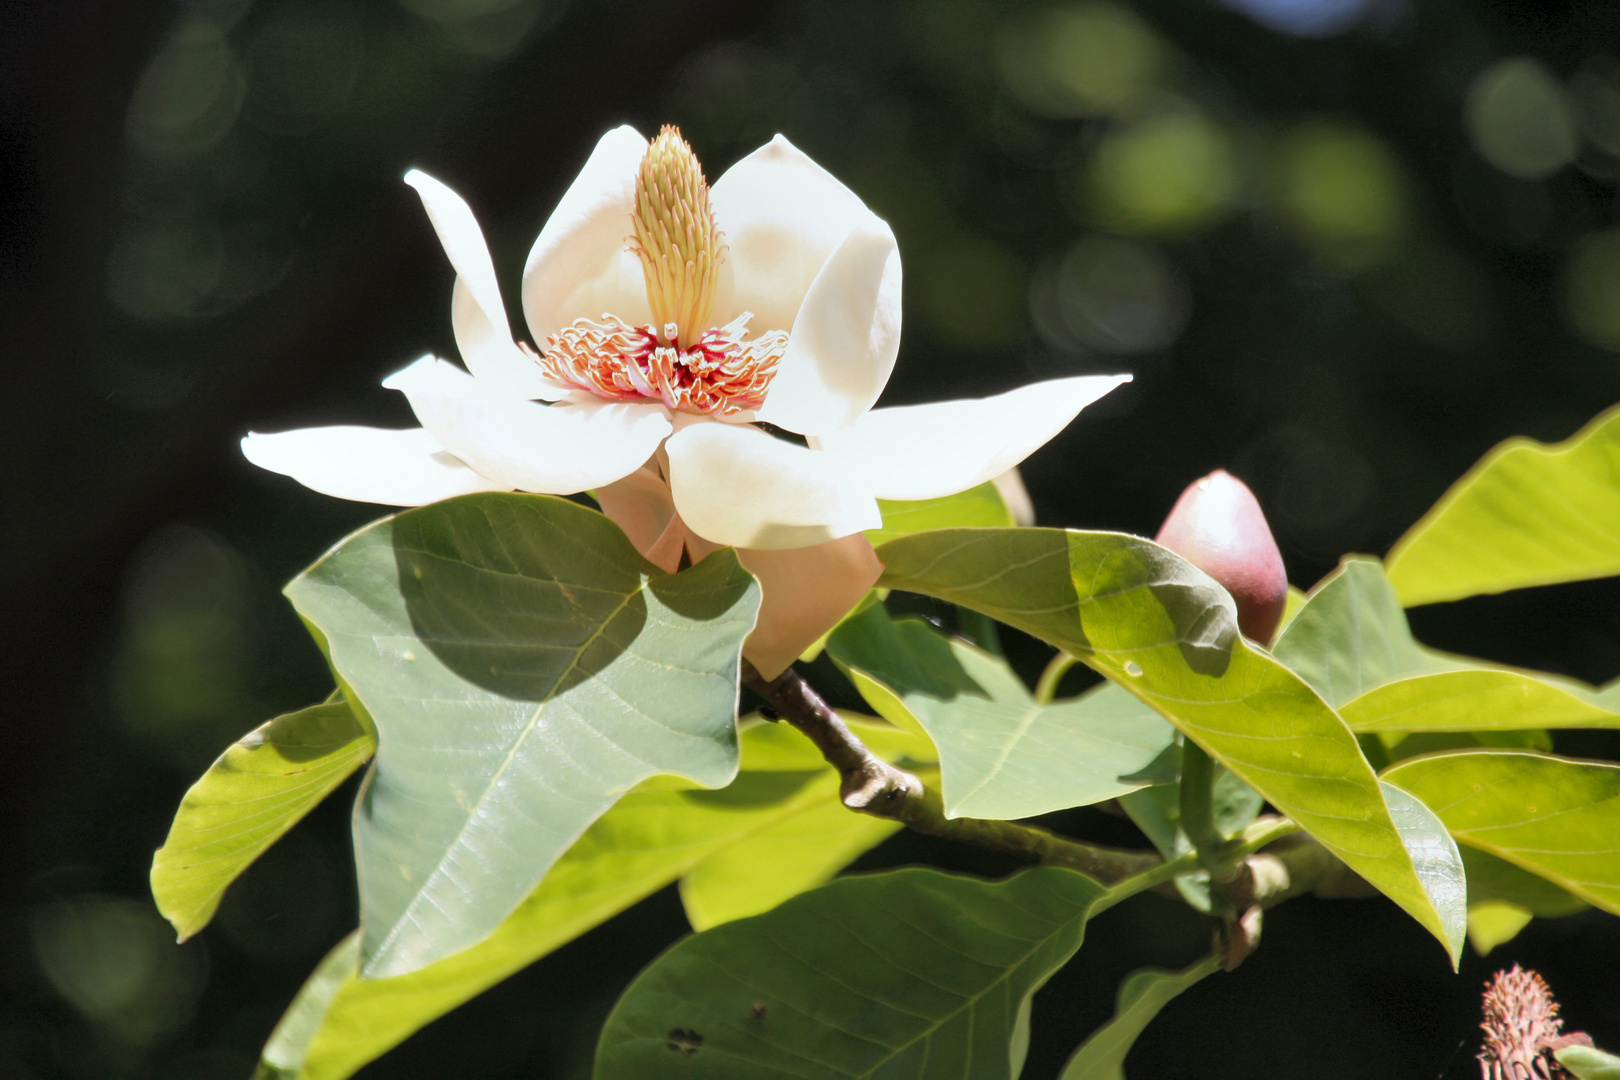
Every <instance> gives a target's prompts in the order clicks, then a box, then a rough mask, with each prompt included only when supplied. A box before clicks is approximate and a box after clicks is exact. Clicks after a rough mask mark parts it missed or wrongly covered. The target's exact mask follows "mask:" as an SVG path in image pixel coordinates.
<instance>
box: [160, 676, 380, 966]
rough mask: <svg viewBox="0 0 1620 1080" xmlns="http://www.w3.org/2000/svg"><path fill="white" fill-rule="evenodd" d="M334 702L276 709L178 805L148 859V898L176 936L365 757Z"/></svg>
mask: <svg viewBox="0 0 1620 1080" xmlns="http://www.w3.org/2000/svg"><path fill="white" fill-rule="evenodd" d="M374 745H375V744H374V743H373V742H372V739H371V736H370V735H367V734H366V732H365V730H364V729H363V728H362V727H361V726H360V723H359V721H357V720H356V719H355V716H354V713H353V711H352V710H350V708H349V706H348V705H347V704H345V703H344V702H342V701H337V702H332V703H330V704H326V705H311V706H310V707H309V708H307V709H300V710H299V711H298V712H292V713H287V714H286V715H284V716H278V717H276V718H275V719H274V720H271V721H270V722H269V723H267V724H263V725H261V726H259V727H257V728H255V729H254V730H253V731H251V732H249V733H248V734H247V735H245V736H243V737H242V738H241V739H239V740H238V741H237V742H236V743H235V744H233V745H232V746H231V747H230V748H229V749H228V750H226V751H225V753H223V754H221V755H220V757H219V760H218V761H215V762H214V764H213V765H211V766H210V767H209V769H208V771H207V772H206V773H204V774H203V775H202V778H201V779H200V780H198V781H197V782H196V783H195V784H193V785H191V790H190V791H187V792H186V796H185V798H184V799H183V800H181V803H180V809H179V811H178V812H177V813H176V814H175V815H174V824H172V825H171V826H170V827H169V837H168V839H167V840H165V841H164V842H163V846H162V847H161V848H159V849H158V852H157V855H156V856H154V857H153V859H152V897H153V899H155V900H156V901H157V906H158V910H159V911H160V912H162V913H163V917H164V918H166V919H168V920H169V922H171V923H173V924H174V928H175V930H176V931H178V932H179V934H180V940H181V941H184V940H185V939H186V938H188V937H190V936H191V935H193V934H195V933H196V932H197V931H199V930H201V929H202V928H203V927H204V926H207V925H208V920H209V919H211V918H213V917H214V911H215V910H216V909H217V908H218V907H219V901H220V897H222V896H223V895H225V888H226V886H228V885H229V884H230V883H231V882H232V881H235V880H236V877H237V875H238V874H240V873H241V872H242V871H243V870H245V869H247V867H248V866H249V864H251V863H252V862H253V860H254V859H257V858H258V857H259V856H260V855H261V854H263V852H264V850H265V849H266V848H268V847H269V846H270V845H271V844H273V843H275V842H276V841H277V840H279V839H281V837H282V835H283V834H284V833H286V831H287V830H288V829H290V828H292V827H293V826H294V825H295V824H297V823H298V821H299V820H300V819H302V818H303V816H304V815H305V814H307V813H309V811H310V810H311V809H312V808H313V807H314V806H315V804H316V803H318V802H320V801H321V800H322V799H324V798H326V796H328V795H330V794H331V793H332V790H333V789H334V788H336V787H337V786H338V785H339V784H341V783H343V781H344V780H346V779H347V778H348V777H349V774H351V773H353V772H354V770H355V769H357V768H359V767H360V765H361V764H362V763H363V762H364V761H365V760H366V759H367V758H369V757H370V756H371V751H372V749H373V747H374Z"/></svg>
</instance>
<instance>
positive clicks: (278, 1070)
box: [253, 930, 360, 1080]
mask: <svg viewBox="0 0 1620 1080" xmlns="http://www.w3.org/2000/svg"><path fill="white" fill-rule="evenodd" d="M359 969H360V931H358V930H356V931H355V932H354V933H352V934H350V935H349V936H348V937H346V938H344V939H343V940H342V941H340V942H338V943H337V945H335V946H334V947H333V948H332V951H331V952H329V953H327V954H326V957H325V959H323V960H322V961H321V962H320V964H318V965H317V966H316V968H315V970H314V972H312V973H311V974H310V976H309V978H308V979H306V980H305V981H304V985H303V986H302V987H300V988H299V990H298V996H297V997H295V998H293V1003H292V1004H291V1005H290V1006H288V1007H287V1011H286V1013H285V1014H284V1015H283V1016H282V1018H281V1020H280V1021H279V1022H277V1024H276V1027H275V1030H274V1031H272V1032H271V1033H270V1041H269V1042H267V1043H265V1044H264V1053H263V1055H262V1056H261V1057H260V1058H259V1066H258V1068H256V1069H254V1070H253V1080H294V1078H295V1077H296V1076H297V1075H298V1070H299V1069H300V1068H302V1067H303V1064H304V1061H305V1059H306V1056H307V1055H308V1053H309V1045H310V1043H311V1042H313V1041H314V1039H315V1036H316V1035H317V1034H319V1033H320V1031H321V1028H322V1026H323V1025H324V1024H325V1023H326V1017H327V1014H328V1012H330V1010H331V1008H332V1002H333V1000H334V999H336V997H337V995H338V992H339V991H340V990H342V989H343V987H344V986H345V985H347V984H348V983H350V982H352V981H353V980H354V976H355V972H357V971H358V970H359Z"/></svg>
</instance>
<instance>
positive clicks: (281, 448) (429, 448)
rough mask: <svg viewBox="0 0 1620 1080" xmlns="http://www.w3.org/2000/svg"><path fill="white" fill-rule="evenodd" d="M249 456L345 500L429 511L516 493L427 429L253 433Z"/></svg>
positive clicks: (245, 447) (246, 446) (245, 445)
mask: <svg viewBox="0 0 1620 1080" xmlns="http://www.w3.org/2000/svg"><path fill="white" fill-rule="evenodd" d="M242 454H243V455H244V456H245V457H246V458H247V459H248V460H249V461H251V462H253V464H255V465H257V466H259V468H261V469H269V470H270V471H271V472H277V473H281V474H282V475H283V476H290V477H292V478H293V479H294V480H297V481H298V482H299V483H300V484H303V485H304V486H305V487H307V488H310V489H312V490H314V491H318V492H320V493H321V494H323V495H331V496H333V497H335V498H339V499H353V500H355V501H356V502H370V503H382V504H383V505H384V506H421V505H423V504H425V503H430V502H437V501H438V500H440V499H448V498H450V497H452V496H454V495H469V494H471V493H473V492H475V491H510V490H511V485H510V484H502V483H500V482H499V481H496V480H491V479H489V478H487V477H484V476H481V475H479V474H478V473H476V472H474V471H473V470H472V469H470V468H468V467H467V465H466V463H464V462H462V461H460V460H459V459H457V458H456V457H454V456H453V455H451V454H449V453H446V452H445V450H444V448H443V447H442V446H440V445H439V441H438V440H437V439H435V438H434V437H433V436H432V434H430V433H429V432H427V431H426V430H424V429H422V428H408V429H406V430H404V431H390V430H387V429H384V428H373V427H354V426H347V425H345V426H338V427H317V428H301V429H299V430H296V431H283V432H280V433H278V434H274V435H261V434H259V433H258V432H253V433H250V434H249V435H248V436H247V438H245V439H243V440H242Z"/></svg>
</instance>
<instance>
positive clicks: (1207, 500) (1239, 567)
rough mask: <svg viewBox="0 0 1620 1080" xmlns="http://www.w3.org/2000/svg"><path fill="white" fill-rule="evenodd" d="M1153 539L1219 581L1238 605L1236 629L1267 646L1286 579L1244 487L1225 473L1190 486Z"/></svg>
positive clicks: (1263, 521) (1217, 472)
mask: <svg viewBox="0 0 1620 1080" xmlns="http://www.w3.org/2000/svg"><path fill="white" fill-rule="evenodd" d="M1154 539H1155V540H1157V541H1158V542H1159V543H1161V544H1163V545H1164V546H1165V547H1167V548H1169V549H1170V550H1171V551H1173V552H1175V553H1176V554H1177V555H1180V556H1181V557H1182V558H1184V559H1186V560H1187V561H1188V562H1190V563H1192V564H1193V565H1194V566H1196V567H1198V569H1200V570H1202V571H1203V572H1204V573H1206V574H1208V575H1209V576H1210V577H1212V578H1214V579H1215V580H1216V581H1218V582H1220V583H1221V585H1222V586H1224V587H1225V589H1226V591H1227V592H1229V593H1231V594H1232V599H1233V600H1235V601H1236V602H1237V610H1238V628H1239V629H1240V630H1242V631H1243V633H1244V635H1245V636H1247V637H1249V638H1250V639H1252V640H1254V641H1258V642H1260V643H1261V644H1262V645H1265V644H1270V642H1271V637H1272V635H1273V634H1275V633H1276V632H1277V624H1278V623H1279V622H1281V621H1282V615H1283V608H1284V607H1285V606H1287V603H1288V574H1287V573H1286V571H1284V569H1283V561H1282V552H1280V551H1278V550H1277V541H1276V540H1275V539H1274V538H1273V537H1272V535H1271V527H1270V526H1269V525H1267V524H1266V515H1265V514H1264V513H1262V512H1261V510H1260V503H1259V501H1258V500H1257V499H1255V497H1254V492H1252V491H1250V490H1249V488H1248V485H1246V484H1245V483H1244V482H1243V481H1241V480H1239V479H1238V478H1237V477H1235V476H1233V475H1232V474H1231V473H1229V472H1227V471H1226V470H1224V469H1216V470H1215V471H1214V472H1212V473H1210V474H1209V475H1208V476H1206V477H1204V478H1203V479H1201V480H1195V481H1193V483H1191V484H1189V485H1188V486H1187V490H1186V491H1183V492H1182V493H1181V498H1179V499H1177V500H1176V505H1175V506H1174V507H1173V508H1171V510H1170V516H1169V517H1167V518H1165V519H1164V525H1163V526H1161V527H1160V529H1159V535H1158V536H1156V537H1155V538H1154Z"/></svg>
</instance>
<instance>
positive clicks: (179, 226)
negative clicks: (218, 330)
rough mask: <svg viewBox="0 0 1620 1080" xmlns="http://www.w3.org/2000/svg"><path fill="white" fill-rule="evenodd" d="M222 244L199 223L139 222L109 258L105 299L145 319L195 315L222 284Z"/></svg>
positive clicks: (121, 240)
mask: <svg viewBox="0 0 1620 1080" xmlns="http://www.w3.org/2000/svg"><path fill="white" fill-rule="evenodd" d="M224 262H225V249H224V244H223V242H222V240H221V238H220V236H219V234H218V233H217V232H215V231H214V230H213V229H211V228H208V227H207V226H206V225H203V224H201V223H198V222H193V221H168V222H140V223H138V224H136V225H134V226H132V227H131V228H130V229H129V230H128V231H127V232H125V234H124V235H123V237H121V238H120V239H119V241H118V243H117V244H116V245H114V247H113V249H112V251H111V253H110V254H109V255H108V256H107V297H108V299H110V300H111V301H112V302H113V304H114V305H116V306H117V307H118V308H119V309H120V310H122V311H124V312H126V313H128V314H130V315H134V316H136V317H137V318H143V319H173V318H183V317H185V316H188V315H193V314H196V313H197V312H198V310H199V309H200V308H201V307H202V306H203V304H204V302H205V301H206V300H207V298H208V295H209V293H210V292H211V291H212V290H213V289H214V287H215V286H216V285H217V284H218V283H219V281H220V274H221V271H222V269H223V267H224Z"/></svg>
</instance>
